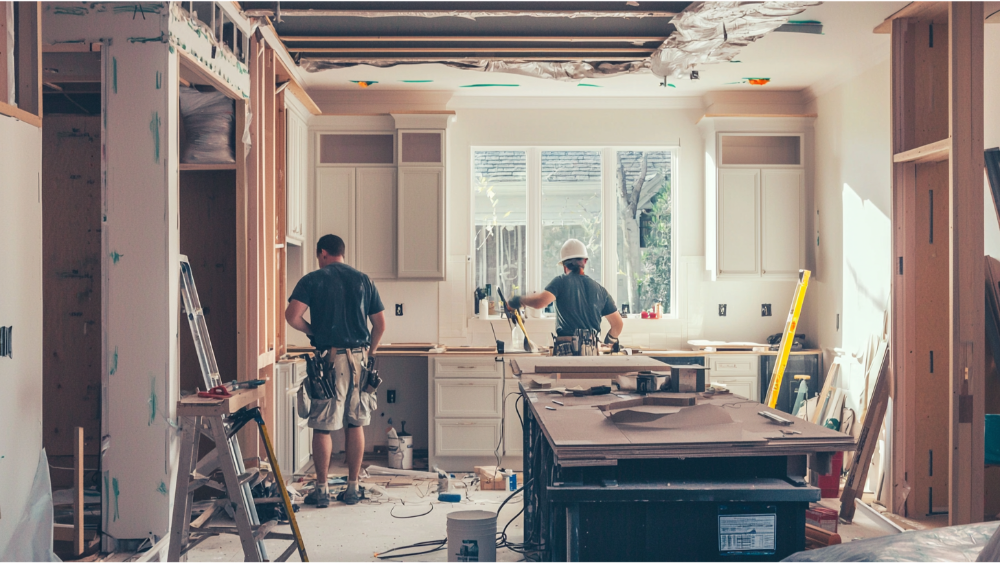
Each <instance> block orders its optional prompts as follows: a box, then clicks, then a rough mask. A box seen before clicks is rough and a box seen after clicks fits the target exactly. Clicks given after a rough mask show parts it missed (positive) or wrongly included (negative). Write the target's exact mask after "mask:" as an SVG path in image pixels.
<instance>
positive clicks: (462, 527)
mask: <svg viewBox="0 0 1000 563" xmlns="http://www.w3.org/2000/svg"><path fill="white" fill-rule="evenodd" d="M496 560H497V515H496V513H495V512H489V511H487V510H461V511H458V512H452V513H451V514H449V515H448V561H496Z"/></svg>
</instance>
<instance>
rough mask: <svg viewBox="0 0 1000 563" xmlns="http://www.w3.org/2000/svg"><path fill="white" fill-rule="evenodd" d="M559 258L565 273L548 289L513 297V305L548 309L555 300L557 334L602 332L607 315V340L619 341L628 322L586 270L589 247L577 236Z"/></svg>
mask: <svg viewBox="0 0 1000 563" xmlns="http://www.w3.org/2000/svg"><path fill="white" fill-rule="evenodd" d="M559 258H560V263H561V264H562V266H563V271H564V272H565V273H564V274H563V275H561V276H557V277H555V278H553V280H552V281H551V282H549V285H547V286H545V291H542V292H539V293H533V294H531V295H524V296H520V297H518V296H514V297H511V299H510V301H509V304H510V306H511V308H514V309H519V308H521V305H527V306H528V307H533V308H535V309H544V308H545V307H547V306H548V305H549V303H552V302H553V301H555V302H556V335H557V336H574V335H576V331H577V330H591V331H594V332H595V333H599V332H600V331H601V318H604V317H606V318H607V319H608V323H609V324H610V325H611V327H610V329H609V330H608V334H607V338H606V339H605V342H608V343H615V342H617V341H618V335H620V334H621V332H622V328H623V327H624V326H625V322H624V321H623V320H622V316H621V314H619V313H618V309H617V307H615V300H614V299H612V298H611V295H609V294H608V290H606V289H604V288H603V287H602V286H601V284H599V283H597V282H596V281H594V279H593V278H591V277H590V276H588V275H586V274H584V273H583V270H584V268H585V267H586V265H587V260H588V258H587V247H586V246H584V244H583V243H582V242H580V241H578V240H576V239H569V240H567V241H566V242H565V243H564V244H563V245H562V249H560V251H559Z"/></svg>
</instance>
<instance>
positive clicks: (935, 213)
mask: <svg viewBox="0 0 1000 563" xmlns="http://www.w3.org/2000/svg"><path fill="white" fill-rule="evenodd" d="M885 31H890V32H891V34H892V42H891V44H892V47H891V48H892V55H891V64H892V144H893V153H894V156H893V164H892V166H893V198H892V199H893V218H892V220H893V248H894V252H895V259H894V263H893V264H892V269H893V307H892V310H893V320H892V345H891V346H890V349H891V351H892V355H891V362H892V366H891V367H892V386H891V393H892V398H893V424H892V430H893V440H892V443H893V451H892V476H893V486H894V490H893V494H892V495H891V504H892V507H891V508H892V510H893V511H894V512H895V513H897V514H901V515H904V516H908V517H910V518H916V519H920V518H923V517H925V516H927V515H929V514H934V513H940V512H942V511H943V510H942V509H944V508H945V507H947V508H946V509H947V512H948V515H949V522H950V524H953V525H954V524H966V523H971V522H979V521H982V520H983V518H984V514H983V507H984V505H983V491H984V482H983V474H984V465H983V457H984V451H983V432H984V422H985V418H984V399H983V396H984V388H985V376H984V367H985V366H984V356H985V355H984V346H985V324H984V312H983V303H984V298H985V297H984V294H983V291H984V284H983V280H984V275H985V274H984V264H983V197H982V193H981V192H982V178H983V6H982V4H980V3H974V2H954V3H945V2H926V3H919V2H915V3H912V4H910V5H908V6H906V7H904V8H903V9H902V10H900V11H899V12H897V13H896V14H894V15H893V16H891V17H890V18H889V19H887V20H886V22H884V23H883V24H881V25H880V26H879V27H877V28H876V29H875V32H876V33H883V32H885ZM946 77H947V78H946Z"/></svg>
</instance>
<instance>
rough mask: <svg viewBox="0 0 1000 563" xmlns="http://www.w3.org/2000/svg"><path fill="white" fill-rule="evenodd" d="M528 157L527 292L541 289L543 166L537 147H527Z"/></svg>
mask: <svg viewBox="0 0 1000 563" xmlns="http://www.w3.org/2000/svg"><path fill="white" fill-rule="evenodd" d="M526 152H527V155H526V156H527V159H528V225H527V229H526V230H527V235H528V248H527V260H528V264H527V270H528V288H527V291H525V293H532V292H536V291H541V290H542V288H543V287H544V285H543V283H542V166H541V154H540V152H539V150H538V149H537V148H534V147H533V148H529V149H527V151H526Z"/></svg>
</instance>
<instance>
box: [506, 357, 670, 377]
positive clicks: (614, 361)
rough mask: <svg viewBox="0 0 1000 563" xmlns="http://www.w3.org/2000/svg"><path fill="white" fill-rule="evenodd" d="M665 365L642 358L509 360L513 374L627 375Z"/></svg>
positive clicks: (540, 358)
mask: <svg viewBox="0 0 1000 563" xmlns="http://www.w3.org/2000/svg"><path fill="white" fill-rule="evenodd" d="M664 367H666V366H665V364H663V363H662V362H660V361H659V360H656V359H654V358H649V357H642V356H589V357H582V356H557V357H553V356H532V357H527V358H517V359H512V360H511V368H512V369H513V370H514V373H515V374H521V373H561V374H569V373H603V374H615V373H628V372H634V371H640V370H644V369H661V370H662V369H663V368H664Z"/></svg>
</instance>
